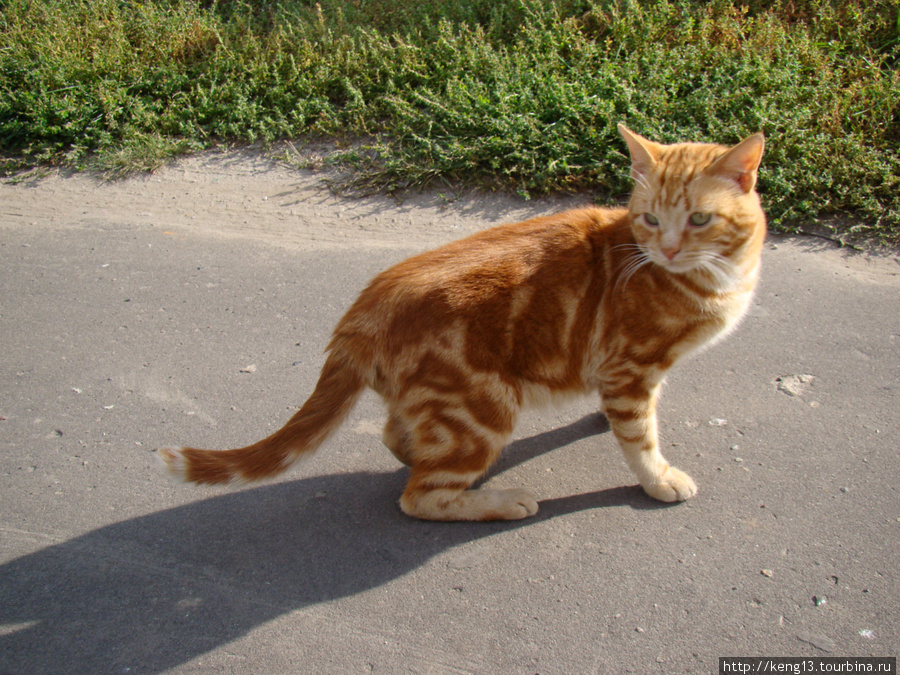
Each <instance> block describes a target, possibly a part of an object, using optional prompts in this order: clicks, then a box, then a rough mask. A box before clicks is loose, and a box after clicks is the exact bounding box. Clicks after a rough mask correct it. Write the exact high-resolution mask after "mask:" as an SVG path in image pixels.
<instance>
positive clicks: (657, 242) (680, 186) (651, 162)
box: [619, 124, 766, 280]
mask: <svg viewBox="0 0 900 675" xmlns="http://www.w3.org/2000/svg"><path fill="white" fill-rule="evenodd" d="M619 133H621V134H622V137H623V138H624V139H625V142H626V143H627V145H628V150H629V152H630V153H631V175H632V176H633V177H634V179H635V187H634V192H633V193H632V196H631V200H630V201H629V204H628V207H629V211H630V216H631V227H632V231H633V233H634V238H635V240H636V242H637V244H638V246H639V247H640V249H641V251H642V253H643V254H644V255H645V256H646V257H647V258H648V259H649V261H650V262H652V263H655V264H657V265H660V266H661V267H663V268H664V269H666V270H668V271H670V272H674V273H676V274H682V273H687V272H691V271H693V270H698V269H702V270H706V271H707V272H709V273H710V274H712V275H713V276H722V274H723V273H725V272H728V270H729V269H730V266H731V265H732V264H733V265H739V266H742V267H743V265H742V263H744V262H745V261H746V259H747V258H748V256H754V257H755V256H756V255H757V254H758V253H759V248H760V247H761V245H762V239H763V238H764V237H765V227H766V225H765V216H764V214H763V211H762V208H761V206H760V203H759V197H758V196H757V194H756V192H755V190H754V187H755V185H756V172H757V169H758V168H759V163H760V160H761V159H762V153H763V146H764V139H763V135H762V134H761V133H760V134H754V135H752V136H750V137H748V138H746V139H744V140H743V141H741V142H740V143H738V144H737V145H735V146H734V147H732V148H728V147H725V146H721V145H714V144H709V143H680V144H677V145H661V144H659V143H654V142H653V141H650V140H648V139H646V138H643V137H641V136H638V135H637V134H635V133H634V132H632V131H631V130H629V129H628V128H627V127H625V125H623V124H620V125H619ZM717 270H718V272H717ZM726 276H730V275H726ZM723 280H724V278H723Z"/></svg>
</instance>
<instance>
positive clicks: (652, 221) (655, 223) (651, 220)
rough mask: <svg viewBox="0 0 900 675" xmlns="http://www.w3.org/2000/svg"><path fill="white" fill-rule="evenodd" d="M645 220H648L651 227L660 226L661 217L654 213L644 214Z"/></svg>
mask: <svg viewBox="0 0 900 675" xmlns="http://www.w3.org/2000/svg"><path fill="white" fill-rule="evenodd" d="M644 222H646V223H647V224H648V225H649V226H650V227H659V218H657V217H656V216H654V215H653V214H652V213H645V214H644Z"/></svg>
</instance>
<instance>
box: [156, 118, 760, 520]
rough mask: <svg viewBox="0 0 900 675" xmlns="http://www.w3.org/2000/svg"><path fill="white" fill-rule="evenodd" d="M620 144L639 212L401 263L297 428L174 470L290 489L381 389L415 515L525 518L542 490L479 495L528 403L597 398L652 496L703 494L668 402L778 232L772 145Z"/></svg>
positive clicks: (360, 304)
mask: <svg viewBox="0 0 900 675" xmlns="http://www.w3.org/2000/svg"><path fill="white" fill-rule="evenodd" d="M619 131H620V133H621V134H622V136H623V138H624V139H625V142H626V144H627V145H628V149H629V151H630V153H631V160H632V175H633V177H634V178H635V180H636V186H635V189H634V193H633V195H632V197H631V200H630V202H629V204H628V208H615V209H600V208H585V209H580V210H575V211H569V212H566V213H562V214H559V215H556V216H551V217H546V218H536V219H534V220H529V221H526V222H523V223H517V224H514V225H504V226H501V227H496V228H494V229H490V230H487V231H484V232H480V233H478V234H475V235H474V236H471V237H468V238H467V239H463V240H461V241H457V242H454V243H451V244H448V245H446V246H443V247H441V248H439V249H437V250H435V251H431V252H429V253H423V254H421V255H418V256H415V257H413V258H410V259H409V260H406V261H405V262H402V263H400V264H399V265H396V266H395V267H393V268H391V269H389V270H387V271H386V272H383V273H382V274H380V275H378V276H377V277H375V279H374V280H373V281H372V282H371V284H369V286H368V288H366V289H365V290H364V291H363V292H362V294H361V295H360V296H359V298H358V299H357V300H356V302H355V303H354V304H353V306H352V307H351V308H350V310H349V311H348V312H347V314H346V315H345V316H344V318H343V319H341V321H340V322H339V323H338V325H337V328H336V329H335V331H334V337H333V338H332V340H331V344H330V345H329V346H328V351H329V354H328V358H327V360H326V361H325V366H324V368H323V369H322V373H321V376H320V378H319V381H318V384H317V385H316V388H315V391H314V392H313V394H312V396H311V397H310V398H309V400H308V401H307V402H306V403H305V404H304V405H303V407H302V408H301V409H300V411H299V412H297V413H296V414H295V415H294V416H293V417H292V418H291V420H290V421H289V422H288V423H287V424H286V425H285V426H284V428H282V429H281V430H279V431H276V432H275V433H274V434H272V435H271V436H269V437H268V438H266V439H264V440H262V441H259V442H258V443H255V444H254V445H250V446H248V447H246V448H240V449H235V450H226V451H211V450H197V449H194V448H164V449H161V450H159V452H158V455H159V457H160V458H161V459H162V460H163V461H164V463H165V464H166V465H167V467H168V468H169V470H170V471H171V472H172V473H174V474H175V475H176V476H179V477H181V478H183V479H184V480H187V481H192V482H195V483H228V482H231V481H242V480H255V479H259V478H264V477H266V476H271V475H274V474H277V473H279V472H281V471H283V470H285V469H286V468H287V467H288V466H289V465H290V464H291V463H292V462H293V461H294V460H296V459H297V458H299V457H300V456H301V455H303V454H305V453H309V452H311V451H312V450H314V449H315V448H316V447H317V446H318V445H319V444H321V443H322V441H324V440H325V438H326V437H327V436H328V435H329V434H331V433H332V432H333V431H335V429H336V428H337V427H338V426H339V425H340V423H341V422H342V421H343V420H344V419H345V417H346V416H347V414H348V413H349V412H350V410H351V408H352V407H353V405H354V403H355V402H356V400H357V399H358V397H359V395H360V394H361V392H362V391H363V389H364V388H365V387H367V386H368V387H371V388H372V389H374V390H375V391H376V392H378V393H379V394H380V395H381V396H382V397H383V398H384V400H385V402H386V404H387V413H388V419H387V424H386V426H385V429H384V443H385V445H386V446H387V447H388V448H389V449H390V450H391V451H392V452H393V453H394V455H395V456H396V457H397V459H399V460H400V461H401V462H403V463H405V464H407V465H409V467H410V476H409V482H408V483H407V485H406V489H405V491H404V493H403V496H402V497H401V499H400V506H401V508H402V509H403V511H404V512H406V513H407V514H409V515H411V516H416V517H419V518H426V519H433V520H494V519H513V518H525V517H527V516H530V515H532V514H534V513H535V512H536V511H537V508H538V505H537V502H536V501H535V499H534V497H533V496H532V495H531V493H529V492H528V491H527V490H523V489H513V490H491V489H487V488H482V489H475V490H472V489H469V488H470V487H471V485H472V484H473V483H474V482H475V481H476V480H477V479H478V478H480V477H481V476H482V475H484V473H485V472H486V471H487V470H488V468H489V467H490V466H491V464H492V463H493V462H494V461H495V460H496V459H497V456H498V455H499V453H500V451H501V449H502V448H503V446H504V444H505V443H506V442H507V440H508V439H509V437H510V434H511V432H512V430H513V426H514V424H515V422H516V416H517V414H518V412H519V410H520V409H521V408H522V407H523V406H525V405H528V404H532V403H536V402H540V401H544V400H546V399H548V398H549V395H552V394H556V393H586V392H599V393H600V395H601V396H602V399H603V410H604V412H605V414H606V416H607V418H608V419H609V422H610V426H611V427H612V430H613V432H614V433H615V436H616V438H617V439H618V441H619V444H620V445H621V447H622V450H623V451H624V453H625V458H626V459H627V461H628V464H629V466H630V467H631V469H632V470H633V471H634V473H635V474H636V475H637V478H638V480H639V481H640V483H641V485H642V486H643V488H644V490H645V491H646V492H647V493H648V494H649V495H651V496H652V497H655V498H656V499H660V500H662V501H666V502H672V501H678V500H683V499H688V498H690V497H692V496H693V495H694V494H695V493H696V491H697V488H696V486H695V485H694V481H693V480H691V478H690V476H688V475H687V474H686V473H684V472H682V471H679V470H678V469H676V468H675V467H673V466H670V465H669V463H668V462H667V461H666V460H665V458H664V457H663V456H662V454H661V453H660V451H659V443H658V441H657V434H656V402H657V397H658V394H659V389H660V385H661V383H662V381H663V378H664V377H665V375H666V372H667V371H668V370H669V368H671V367H672V366H673V365H674V364H675V363H676V362H677V361H678V360H680V359H681V358H682V357H684V356H686V355H687V354H689V353H691V352H694V351H696V350H697V349H698V348H700V347H703V346H704V345H708V344H709V343H710V342H712V341H713V340H715V339H716V338H719V337H721V336H722V335H724V334H725V333H726V332H728V331H729V330H730V329H731V328H733V327H734V326H735V324H736V323H737V322H738V320H739V319H740V318H741V317H742V315H743V314H744V312H745V311H746V310H747V306H748V304H749V303H750V298H751V295H752V293H753V289H754V286H755V285H756V280H757V275H758V271H759V265H760V251H761V248H762V243H763V239H764V237H765V232H766V223H765V216H764V215H763V212H762V209H761V207H760V203H759V198H758V196H757V194H756V192H755V191H754V186H755V184H756V172H757V168H758V166H759V163H760V160H761V158H762V152H763V136H762V134H755V135H753V136H750V137H749V138H747V139H745V140H744V141H742V142H741V143H740V144H738V145H736V146H735V147H733V148H731V149H729V148H726V147H722V146H719V145H712V144H691V143H685V144H678V145H669V146H666V145H660V144H657V143H654V142H652V141H649V140H647V139H645V138H642V137H641V136H638V135H637V134H635V133H633V132H631V131H630V130H628V129H627V128H626V127H625V126H624V125H619Z"/></svg>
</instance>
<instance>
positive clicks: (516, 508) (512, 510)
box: [491, 488, 538, 520]
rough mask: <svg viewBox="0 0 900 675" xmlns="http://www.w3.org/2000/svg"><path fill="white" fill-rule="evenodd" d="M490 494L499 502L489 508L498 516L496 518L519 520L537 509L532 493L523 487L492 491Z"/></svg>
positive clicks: (532, 513) (531, 514)
mask: <svg viewBox="0 0 900 675" xmlns="http://www.w3.org/2000/svg"><path fill="white" fill-rule="evenodd" d="M491 496H492V497H496V498H497V500H498V502H499V503H498V504H497V506H496V507H494V508H493V509H491V511H493V512H494V513H496V515H497V516H498V517H497V518H496V519H497V520H521V519H522V518H527V517H528V516H533V515H534V514H535V513H537V511H538V503H537V500H536V499H535V498H534V495H533V494H531V493H530V492H529V491H528V490H525V489H523V488H513V489H511V490H497V491H496V492H494V491H492V494H491Z"/></svg>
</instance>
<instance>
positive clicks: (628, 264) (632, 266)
mask: <svg viewBox="0 0 900 675" xmlns="http://www.w3.org/2000/svg"><path fill="white" fill-rule="evenodd" d="M617 249H630V250H631V253H630V254H628V255H626V256H625V258H623V260H622V262H621V263H619V267H618V269H617V271H618V272H619V278H618V280H617V281H616V285H615V287H614V289H613V290H614V291H615V292H619V290H620V289H621V290H624V289H625V286H627V285H628V282H629V280H630V279H631V277H633V276H634V274H635V272H637V271H638V270H639V269H640V268H641V267H644V266H645V265H649V264H650V263H652V262H653V259H652V258H651V257H650V252H649V251H647V249H646V248H645V247H643V246H641V245H640V244H638V243H634V244H619V245H618V246H613V247H612V248H611V249H610V251H615V250H617Z"/></svg>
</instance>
